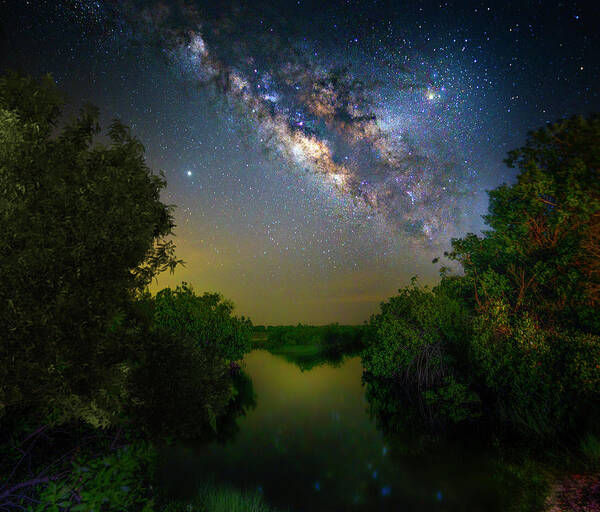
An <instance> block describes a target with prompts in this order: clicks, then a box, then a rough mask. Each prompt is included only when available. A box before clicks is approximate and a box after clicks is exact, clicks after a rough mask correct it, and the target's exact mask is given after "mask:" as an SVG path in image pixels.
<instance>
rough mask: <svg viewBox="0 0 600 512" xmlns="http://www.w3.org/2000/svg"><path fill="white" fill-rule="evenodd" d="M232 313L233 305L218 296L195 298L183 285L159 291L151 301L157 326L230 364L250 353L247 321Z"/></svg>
mask: <svg viewBox="0 0 600 512" xmlns="http://www.w3.org/2000/svg"><path fill="white" fill-rule="evenodd" d="M233 309H234V306H233V303H232V302H230V301H228V300H225V299H223V297H222V296H221V295H219V294H218V293H204V294H203V295H196V294H195V293H194V290H193V288H192V287H191V286H190V285H188V284H187V283H185V282H184V283H182V284H181V286H177V287H176V288H175V290H172V289H171V288H165V289H163V290H160V291H159V292H158V293H157V294H156V297H155V298H154V301H153V310H154V322H155V324H156V325H157V326H160V327H162V328H164V329H168V330H169V331H171V332H174V333H177V334H179V335H181V336H185V337H189V338H191V339H193V340H194V341H195V342H196V343H198V344H199V345H200V346H202V347H205V348H207V349H209V348H210V347H214V348H215V349H216V351H217V353H218V354H219V355H220V356H221V357H223V358H225V359H228V360H231V361H235V360H238V359H242V358H243V357H244V354H245V353H247V352H249V351H250V348H251V344H250V339H251V337H252V322H251V321H250V319H248V318H244V317H243V316H242V317H241V318H238V317H236V316H234V315H233Z"/></svg>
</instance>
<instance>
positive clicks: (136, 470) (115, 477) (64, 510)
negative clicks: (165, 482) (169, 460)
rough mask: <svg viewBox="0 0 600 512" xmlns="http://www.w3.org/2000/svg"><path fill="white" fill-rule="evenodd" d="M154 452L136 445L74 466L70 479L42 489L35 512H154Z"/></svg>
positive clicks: (145, 445) (66, 477) (33, 506)
mask: <svg viewBox="0 0 600 512" xmlns="http://www.w3.org/2000/svg"><path fill="white" fill-rule="evenodd" d="M154 458H155V451H154V449H153V448H152V447H151V446H150V445H148V444H146V443H141V442H139V443H136V444H132V445H129V446H125V447H124V448H122V449H120V450H118V451H116V452H115V453H111V454H109V455H105V456H103V457H97V458H84V459H80V460H78V461H76V462H74V463H73V465H72V469H71V471H70V472H69V473H68V475H67V476H65V477H63V478H60V479H56V480H53V481H50V482H48V483H47V484H44V485H43V486H40V487H41V489H40V492H39V495H38V496H37V498H36V501H38V502H39V503H37V504H35V505H31V506H29V508H27V510H29V511H31V512H77V511H81V512H83V511H85V512H100V511H115V512H116V511H123V510H141V511H144V512H151V511H152V510H153V500H152V499H151V492H150V489H149V488H148V482H149V480H150V479H149V473H150V471H151V467H152V465H153V462H154Z"/></svg>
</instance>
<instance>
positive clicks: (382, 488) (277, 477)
mask: <svg viewBox="0 0 600 512" xmlns="http://www.w3.org/2000/svg"><path fill="white" fill-rule="evenodd" d="M245 371H246V372H247V373H248V374H249V375H250V376H251V377H252V379H253V385H254V390H255V393H256V396H257V407H256V409H255V410H253V411H250V412H249V413H248V415H247V416H246V417H245V418H242V419H241V420H240V432H239V433H238V435H237V436H236V437H235V439H234V440H233V441H231V442H229V443H227V444H226V445H219V444H216V443H215V444H211V445H209V446H195V447H192V448H191V449H187V450H183V449H181V450H180V451H177V450H175V451H173V452H172V453H171V457H169V458H170V459H171V460H170V461H169V466H172V467H171V468H170V470H169V472H170V473H171V474H173V475H181V474H182V473H187V474H188V480H189V481H188V484H189V486H190V490H191V488H192V487H193V486H194V485H196V482H202V481H203V480H206V479H209V478H214V479H215V480H216V481H217V482H222V483H224V484H227V485H234V486H236V487H238V488H244V489H248V490H253V491H258V492H260V493H262V494H263V495H264V497H265V499H266V500H267V501H268V502H269V503H271V504H273V505H274V506H278V507H279V508H281V509H284V510H291V511H292V512H293V511H304V510H307V511H308V510H310V511H332V510H333V511H337V510H356V511H363V510H364V511H366V510H384V511H386V510H390V511H391V510H395V511H396V510H399V509H400V510H420V511H427V510H441V509H440V502H442V503H443V504H444V506H445V508H444V510H457V511H458V510H466V509H465V508H463V507H464V506H469V505H470V504H473V505H474V508H470V509H469V510H489V511H494V510H502V509H501V508H498V502H497V500H496V499H495V498H494V496H497V491H498V489H494V485H495V484H494V481H493V478H492V477H491V472H490V470H489V467H488V464H489V461H488V460H484V459H483V457H479V458H477V457H475V458H474V457H473V455H472V454H467V453H466V452H459V453H458V455H457V454H456V453H455V454H453V455H449V454H445V455H443V456H441V457H436V456H434V455H431V454H430V455H425V456H421V457H415V456H400V457H399V456H398V455H396V453H395V450H394V448H393V447H392V448H391V449H390V447H389V446H388V444H387V442H386V441H385V440H384V439H383V438H382V435H381V434H380V433H379V432H378V431H377V430H376V428H375V425H374V423H373V422H372V421H371V419H370V418H369V416H368V414H367V408H368V404H367V402H366V400H365V395H364V388H363V387H362V384H361V373H362V367H361V364H360V359H359V358H352V359H349V360H347V361H346V362H345V363H343V364H342V365H341V366H340V367H338V368H334V367H331V366H327V365H325V366H318V367H316V368H314V369H312V370H311V371H305V372H301V371H300V369H298V367H297V366H295V365H293V364H290V363H288V362H286V361H285V360H284V359H283V358H280V357H277V356H273V355H271V354H269V353H267V352H264V351H254V352H253V353H251V354H250V355H249V356H248V357H247V359H246V368H245ZM453 504H454V505H453ZM399 507H400V508H399ZM480 507H485V508H480Z"/></svg>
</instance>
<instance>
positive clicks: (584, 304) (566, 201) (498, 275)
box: [450, 115, 600, 334]
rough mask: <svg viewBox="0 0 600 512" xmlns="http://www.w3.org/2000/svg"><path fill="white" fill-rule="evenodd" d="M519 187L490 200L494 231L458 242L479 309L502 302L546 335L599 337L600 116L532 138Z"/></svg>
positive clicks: (518, 162)
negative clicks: (558, 331) (567, 331)
mask: <svg viewBox="0 0 600 512" xmlns="http://www.w3.org/2000/svg"><path fill="white" fill-rule="evenodd" d="M507 163H508V164H509V166H511V167H513V166H516V167H518V168H519V170H520V174H519V175H518V177H517V182H516V183H515V184H513V185H510V186H509V185H502V186H500V187H498V188H497V189H495V190H492V191H491V192H490V193H489V196H490V205H489V214H488V215H486V216H485V220H486V222H487V224H488V225H489V226H490V228H491V230H489V231H486V232H485V233H484V235H483V237H478V236H475V235H469V236H467V237H465V238H463V239H459V240H454V241H453V252H452V253H451V254H450V257H451V258H453V259H455V260H458V261H460V262H461V263H462V265H463V268H464V270H465V276H466V279H468V280H469V282H470V283H471V285H472V287H473V292H474V294H475V298H476V300H477V303H478V305H479V307H480V308H486V307H488V305H489V304H490V303H491V302H493V301H497V300H502V301H503V302H504V303H505V304H506V305H507V307H509V308H510V310H511V311H513V312H515V313H517V312H522V311H525V312H527V313H529V315H530V317H532V318H534V319H535V320H536V321H537V322H538V323H539V324H540V325H541V326H542V327H545V328H555V327H561V328H566V327H568V328H575V329H581V330H583V331H586V332H592V333H595V334H600V315H598V314H597V308H598V306H599V305H600V179H599V176H598V168H599V167H600V116H597V115H593V116H591V117H589V118H587V119H585V118H582V117H574V118H571V119H567V120H564V121H559V122H557V123H554V124H551V125H547V126H546V127H544V128H542V129H540V130H538V131H536V132H532V133H531V134H530V135H529V139H528V140H527V144H526V145H525V146H524V147H522V148H519V149H517V150H514V151H512V152H510V153H509V158H508V159H507Z"/></svg>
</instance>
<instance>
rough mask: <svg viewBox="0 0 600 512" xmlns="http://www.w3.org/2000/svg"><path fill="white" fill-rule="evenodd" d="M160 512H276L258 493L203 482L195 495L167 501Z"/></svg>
mask: <svg viewBox="0 0 600 512" xmlns="http://www.w3.org/2000/svg"><path fill="white" fill-rule="evenodd" d="M161 512H278V511H277V510H276V509H274V508H271V507H270V506H269V505H267V504H266V503H265V502H264V500H263V498H262V496H261V495H260V494H259V493H248V492H241V491H238V490H235V489H232V488H229V487H219V486H217V485H214V484H210V483H207V484H204V485H203V486H202V487H201V488H200V489H199V490H198V494H197V495H196V497H194V498H193V499H192V500H189V501H185V502H176V503H169V504H168V505H167V506H166V507H164V508H162V509H161Z"/></svg>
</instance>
